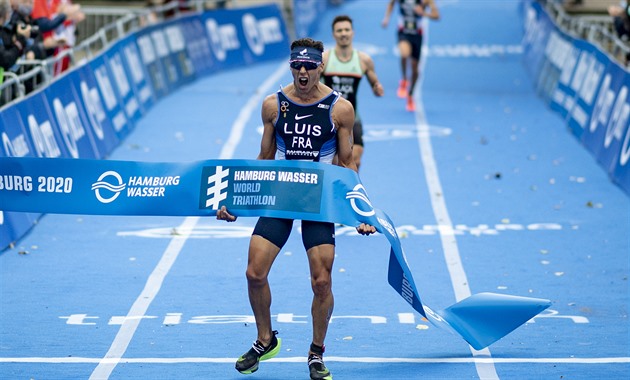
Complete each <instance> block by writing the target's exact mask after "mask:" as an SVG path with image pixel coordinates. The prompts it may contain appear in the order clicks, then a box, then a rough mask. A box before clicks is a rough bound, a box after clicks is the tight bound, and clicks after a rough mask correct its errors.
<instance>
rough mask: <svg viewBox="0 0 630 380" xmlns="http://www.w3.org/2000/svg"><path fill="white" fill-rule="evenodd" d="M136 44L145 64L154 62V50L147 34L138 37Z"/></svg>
mask: <svg viewBox="0 0 630 380" xmlns="http://www.w3.org/2000/svg"><path fill="white" fill-rule="evenodd" d="M137 42H138V46H139V47H140V55H141V56H142V61H143V62H144V64H145V65H148V64H151V63H153V62H155V59H156V56H155V50H154V49H153V42H151V38H149V36H146V35H145V36H141V37H138V40H137Z"/></svg>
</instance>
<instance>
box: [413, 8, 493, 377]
mask: <svg viewBox="0 0 630 380" xmlns="http://www.w3.org/2000/svg"><path fill="white" fill-rule="evenodd" d="M423 21H424V23H423V33H424V38H423V46H422V49H423V50H425V51H426V49H427V44H428V43H429V22H428V20H427V19H424V20H423ZM425 65H426V58H424V59H421V63H420V79H419V81H418V83H417V85H416V89H415V94H414V101H415V102H416V113H415V116H416V124H417V126H418V144H419V147H420V158H421V160H422V166H423V168H424V176H425V178H426V181H427V187H428V188H429V197H430V199H431V207H432V208H433V215H434V216H435V220H436V221H437V224H438V225H439V226H443V227H446V228H439V232H440V240H441V241H442V250H443V251H444V258H445V261H446V265H447V268H448V273H449V275H450V277H451V284H452V286H453V290H454V291H455V299H456V300H457V302H459V301H461V300H463V299H464V298H467V297H470V295H471V292H470V287H469V286H468V278H467V276H466V272H465V271H464V265H463V264H462V260H461V257H460V255H459V247H458V246H457V239H455V235H454V234H452V233H447V232H446V231H454V226H453V222H452V221H451V217H450V215H449V213H448V209H447V207H446V200H445V197H444V191H443V190H442V183H441V182H440V176H439V173H438V168H437V164H436V162H435V157H434V155H433V145H432V144H431V135H430V134H429V123H428V122H427V118H426V114H425V112H424V104H423V102H422V91H421V88H422V84H423V82H424V68H425ZM470 351H471V352H472V354H473V357H478V358H483V359H486V360H484V361H476V362H475V367H476V369H477V374H478V375H479V378H480V379H482V380H497V379H499V375H498V374H497V371H496V368H495V367H494V362H493V361H492V354H491V353H490V350H489V349H488V348H484V349H482V350H475V349H474V348H472V346H470Z"/></svg>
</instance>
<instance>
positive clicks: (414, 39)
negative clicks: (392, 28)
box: [398, 31, 422, 61]
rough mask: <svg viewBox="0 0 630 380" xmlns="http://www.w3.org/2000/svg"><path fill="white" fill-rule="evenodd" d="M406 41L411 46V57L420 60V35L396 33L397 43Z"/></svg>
mask: <svg viewBox="0 0 630 380" xmlns="http://www.w3.org/2000/svg"><path fill="white" fill-rule="evenodd" d="M400 41H407V42H409V44H410V45H411V57H412V58H415V59H417V60H418V61H419V60H420V53H421V51H422V33H420V34H409V33H403V32H402V31H399V32H398V42H400Z"/></svg>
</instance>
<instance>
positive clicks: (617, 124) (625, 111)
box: [604, 86, 630, 148]
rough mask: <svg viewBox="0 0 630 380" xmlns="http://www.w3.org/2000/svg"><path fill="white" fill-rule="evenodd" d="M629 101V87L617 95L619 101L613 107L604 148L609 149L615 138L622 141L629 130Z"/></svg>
mask: <svg viewBox="0 0 630 380" xmlns="http://www.w3.org/2000/svg"><path fill="white" fill-rule="evenodd" d="M627 100H628V87H627V86H623V87H621V89H620V90H619V93H618V94H617V101H615V106H614V107H613V110H612V113H611V115H610V119H609V120H608V126H607V127H606V138H605V139H604V147H605V148H608V147H609V146H610V143H611V142H612V140H613V138H614V139H616V140H619V141H621V139H622V138H623V133H624V131H625V130H626V129H627V128H628V120H629V118H630V104H628V102H627Z"/></svg>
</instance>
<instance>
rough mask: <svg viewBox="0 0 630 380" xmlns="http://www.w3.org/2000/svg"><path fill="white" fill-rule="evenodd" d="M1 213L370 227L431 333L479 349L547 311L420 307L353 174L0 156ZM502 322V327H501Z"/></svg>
mask: <svg viewBox="0 0 630 380" xmlns="http://www.w3.org/2000/svg"><path fill="white" fill-rule="evenodd" d="M0 205H2V206H1V208H2V209H3V210H6V211H22V212H41V213H61V214H94V215H164V216H214V215H216V210H217V209H219V208H220V207H222V206H226V207H227V208H228V210H229V211H230V213H232V214H233V215H236V216H270V217H278V218H290V219H305V220H314V221H327V222H335V223H341V224H344V225H349V226H358V225H359V224H361V223H367V224H370V225H373V226H374V227H376V229H377V231H378V232H380V233H381V234H383V235H384V236H385V237H386V238H387V240H388V241H389V243H390V244H391V250H390V261H389V274H388V280H389V284H390V285H391V286H392V287H393V288H394V290H396V292H398V294H400V295H401V296H402V297H403V298H404V299H405V301H407V302H408V303H409V304H410V305H411V306H412V307H413V308H414V309H415V310H416V311H417V312H419V313H420V314H422V315H423V316H424V317H426V318H427V319H428V320H429V321H431V322H432V323H433V324H434V325H436V326H437V327H441V328H445V329H447V330H449V331H452V332H456V333H458V334H459V335H460V336H462V337H463V338H464V339H465V340H466V341H467V342H468V343H469V344H470V345H471V346H473V347H474V348H475V349H482V348H484V347H487V346H488V345H490V344H492V343H493V342H495V341H497V340H498V339H501V338H502V337H503V336H505V335H506V334H508V333H509V332H510V331H512V330H514V329H515V328H517V327H518V326H520V325H522V324H523V323H525V322H527V321H528V320H529V319H530V318H532V317H534V316H535V315H536V314H538V313H540V312H541V311H543V310H544V309H546V308H547V307H549V306H550V302H549V301H548V300H543V299H535V298H525V297H513V296H506V295H501V294H492V293H483V294H477V295H473V296H471V297H468V298H466V299H464V300H462V301H460V302H459V303H457V304H455V305H452V306H450V307H449V308H447V309H445V310H443V311H437V312H434V311H433V310H432V309H431V308H430V307H428V306H426V305H423V304H422V302H421V299H420V296H419V294H418V290H417V288H416V285H415V282H414V280H413V276H412V274H411V270H410V269H409V265H408V264H407V260H406V258H405V253H404V251H403V248H402V246H401V244H400V240H399V238H398V234H397V232H396V228H395V226H394V223H393V222H392V220H391V219H390V218H389V216H388V215H387V214H385V213H384V212H383V211H381V210H379V209H376V208H374V207H373V206H372V204H371V202H370V200H369V198H368V195H367V192H366V189H365V188H364V187H363V185H362V184H361V182H360V180H359V177H358V175H357V174H356V173H355V172H354V171H352V170H350V169H345V168H341V167H338V166H334V165H326V164H320V163H315V162H301V161H259V160H208V161H201V162H191V163H148V162H129V161H105V160H73V159H63V158H59V159H44V158H12V157H2V158H0ZM498 322H500V323H498Z"/></svg>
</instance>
